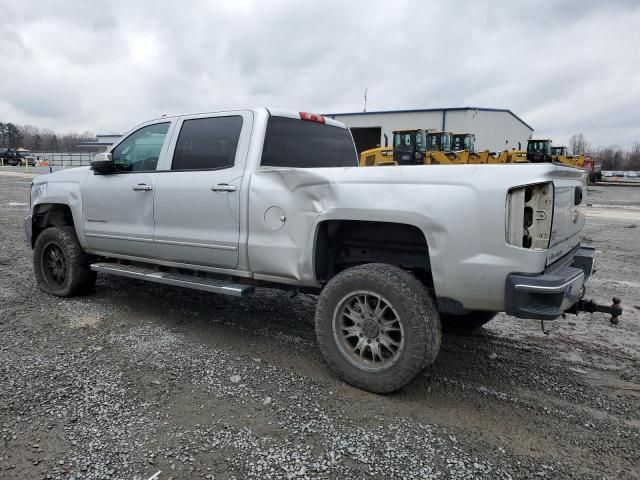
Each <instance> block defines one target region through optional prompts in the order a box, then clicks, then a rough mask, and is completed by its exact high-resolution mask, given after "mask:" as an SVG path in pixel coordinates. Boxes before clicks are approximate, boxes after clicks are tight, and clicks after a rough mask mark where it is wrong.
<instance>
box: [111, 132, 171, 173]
mask: <svg viewBox="0 0 640 480" xmlns="http://www.w3.org/2000/svg"><path fill="white" fill-rule="evenodd" d="M169 125H170V123H169V122H167V123H156V124H153V125H148V126H146V127H142V128H141V129H140V130H137V131H135V132H134V133H132V134H131V135H129V136H128V137H127V138H126V139H125V140H124V141H123V142H122V143H120V144H119V145H118V146H117V147H116V148H114V149H113V151H112V152H111V157H112V158H113V165H114V168H115V171H116V172H141V171H149V170H155V169H156V166H157V165H158V157H160V151H161V150H162V145H163V144H164V140H165V138H166V136H167V131H168V130H169Z"/></svg>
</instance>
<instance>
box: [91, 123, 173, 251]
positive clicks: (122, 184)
mask: <svg viewBox="0 0 640 480" xmlns="http://www.w3.org/2000/svg"><path fill="white" fill-rule="evenodd" d="M170 130H171V122H170V121H164V122H160V123H152V124H147V125H145V126H143V127H141V128H139V129H138V130H136V131H134V132H133V133H132V134H131V135H129V136H127V137H126V138H125V139H124V140H123V141H122V142H120V143H119V144H118V145H116V146H115V147H114V148H113V149H112V150H111V155H112V158H113V163H114V168H115V171H114V173H112V174H106V175H105V174H96V173H95V172H93V174H91V175H89V176H88V177H87V179H86V181H85V184H84V186H83V188H82V190H83V198H82V200H83V207H82V208H83V227H84V232H85V235H86V238H87V244H88V247H89V249H90V250H92V251H95V252H102V253H116V254H121V255H132V256H136V257H155V256H156V251H155V246H154V243H153V197H154V193H155V190H154V189H155V186H156V183H157V181H158V172H157V165H158V161H159V160H160V159H161V158H162V157H163V155H164V154H165V152H166V149H167V145H168V143H169V142H168V141H167V139H168V138H169V133H170Z"/></svg>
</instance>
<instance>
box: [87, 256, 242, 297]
mask: <svg viewBox="0 0 640 480" xmlns="http://www.w3.org/2000/svg"><path fill="white" fill-rule="evenodd" d="M91 270H93V271H94V272H100V273H108V274H111V275H120V276H121V277H129V278H137V279H139V280H147V281H149V282H155V283H163V284H165V285H175V286H176V287H186V288H192V289H194V290H204V291H205V292H213V293H220V294H223V295H231V296H233V297H244V296H246V295H249V294H251V293H253V290H254V289H253V287H252V286H250V285H243V284H241V283H232V282H227V281H225V280H216V279H213V278H205V277H196V276H195V275H185V274H180V273H169V272H159V271H157V270H154V269H152V268H145V267H138V266H134V265H120V264H117V263H106V262H100V263H93V264H92V265H91Z"/></svg>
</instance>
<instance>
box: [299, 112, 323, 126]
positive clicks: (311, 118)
mask: <svg viewBox="0 0 640 480" xmlns="http://www.w3.org/2000/svg"><path fill="white" fill-rule="evenodd" d="M300 120H306V121H307V122H318V123H324V117H323V116H322V115H318V114H316V113H309V112H300Z"/></svg>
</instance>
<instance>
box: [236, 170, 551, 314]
mask: <svg viewBox="0 0 640 480" xmlns="http://www.w3.org/2000/svg"><path fill="white" fill-rule="evenodd" d="M546 169H547V167H535V166H534V167H533V168H521V167H520V168H519V166H509V165H496V166H491V165H481V166H475V165H455V166H450V165H447V166H433V165H430V166H398V167H376V168H360V167H349V168H326V169H325V168H318V169H295V168H291V169H287V168H262V169H258V170H256V171H254V172H253V173H252V178H251V181H250V190H249V208H248V211H249V215H248V232H249V235H248V259H249V262H248V263H249V270H250V271H252V272H253V273H254V274H255V277H256V278H258V279H265V280H267V279H268V280H273V281H280V282H282V283H289V284H295V285H305V286H315V285H317V282H316V280H315V278H314V265H313V261H314V256H315V255H314V245H315V238H316V234H317V231H318V225H319V224H320V223H321V222H322V221H325V220H363V221H379V222H395V223H402V224H407V225H412V226H415V227H417V228H418V229H419V230H420V231H422V233H423V234H424V236H425V239H426V241H427V245H428V248H429V257H430V263H431V269H432V276H433V280H434V287H435V290H436V295H437V296H442V297H448V298H452V299H456V300H458V301H460V302H461V303H463V305H464V306H465V308H469V309H472V308H474V309H497V310H500V309H502V308H503V304H504V282H505V278H506V275H507V274H508V273H510V272H512V271H524V272H532V273H534V272H535V273H537V272H540V271H541V270H542V269H543V268H544V263H545V258H544V257H545V253H544V252H532V251H526V250H524V249H515V248H512V247H510V246H508V245H507V244H506V242H505V214H504V211H505V200H506V192H507V191H508V189H509V188H510V187H512V186H513V185H517V184H518V183H519V180H520V181H522V180H525V182H524V183H530V182H531V183H533V182H535V181H536V180H535V179H536V178H537V177H539V176H540V177H542V178H544V176H545V173H547V170H546ZM270 207H279V208H280V209H281V210H282V212H284V216H285V217H286V220H285V222H284V224H283V225H282V226H281V228H279V229H274V228H273V224H272V223H270V224H269V225H270V226H269V225H268V223H269V222H266V221H265V213H266V211H267V210H268V209H269V208H270ZM278 211H279V210H278ZM271 220H273V219H272V218H271Z"/></svg>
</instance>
